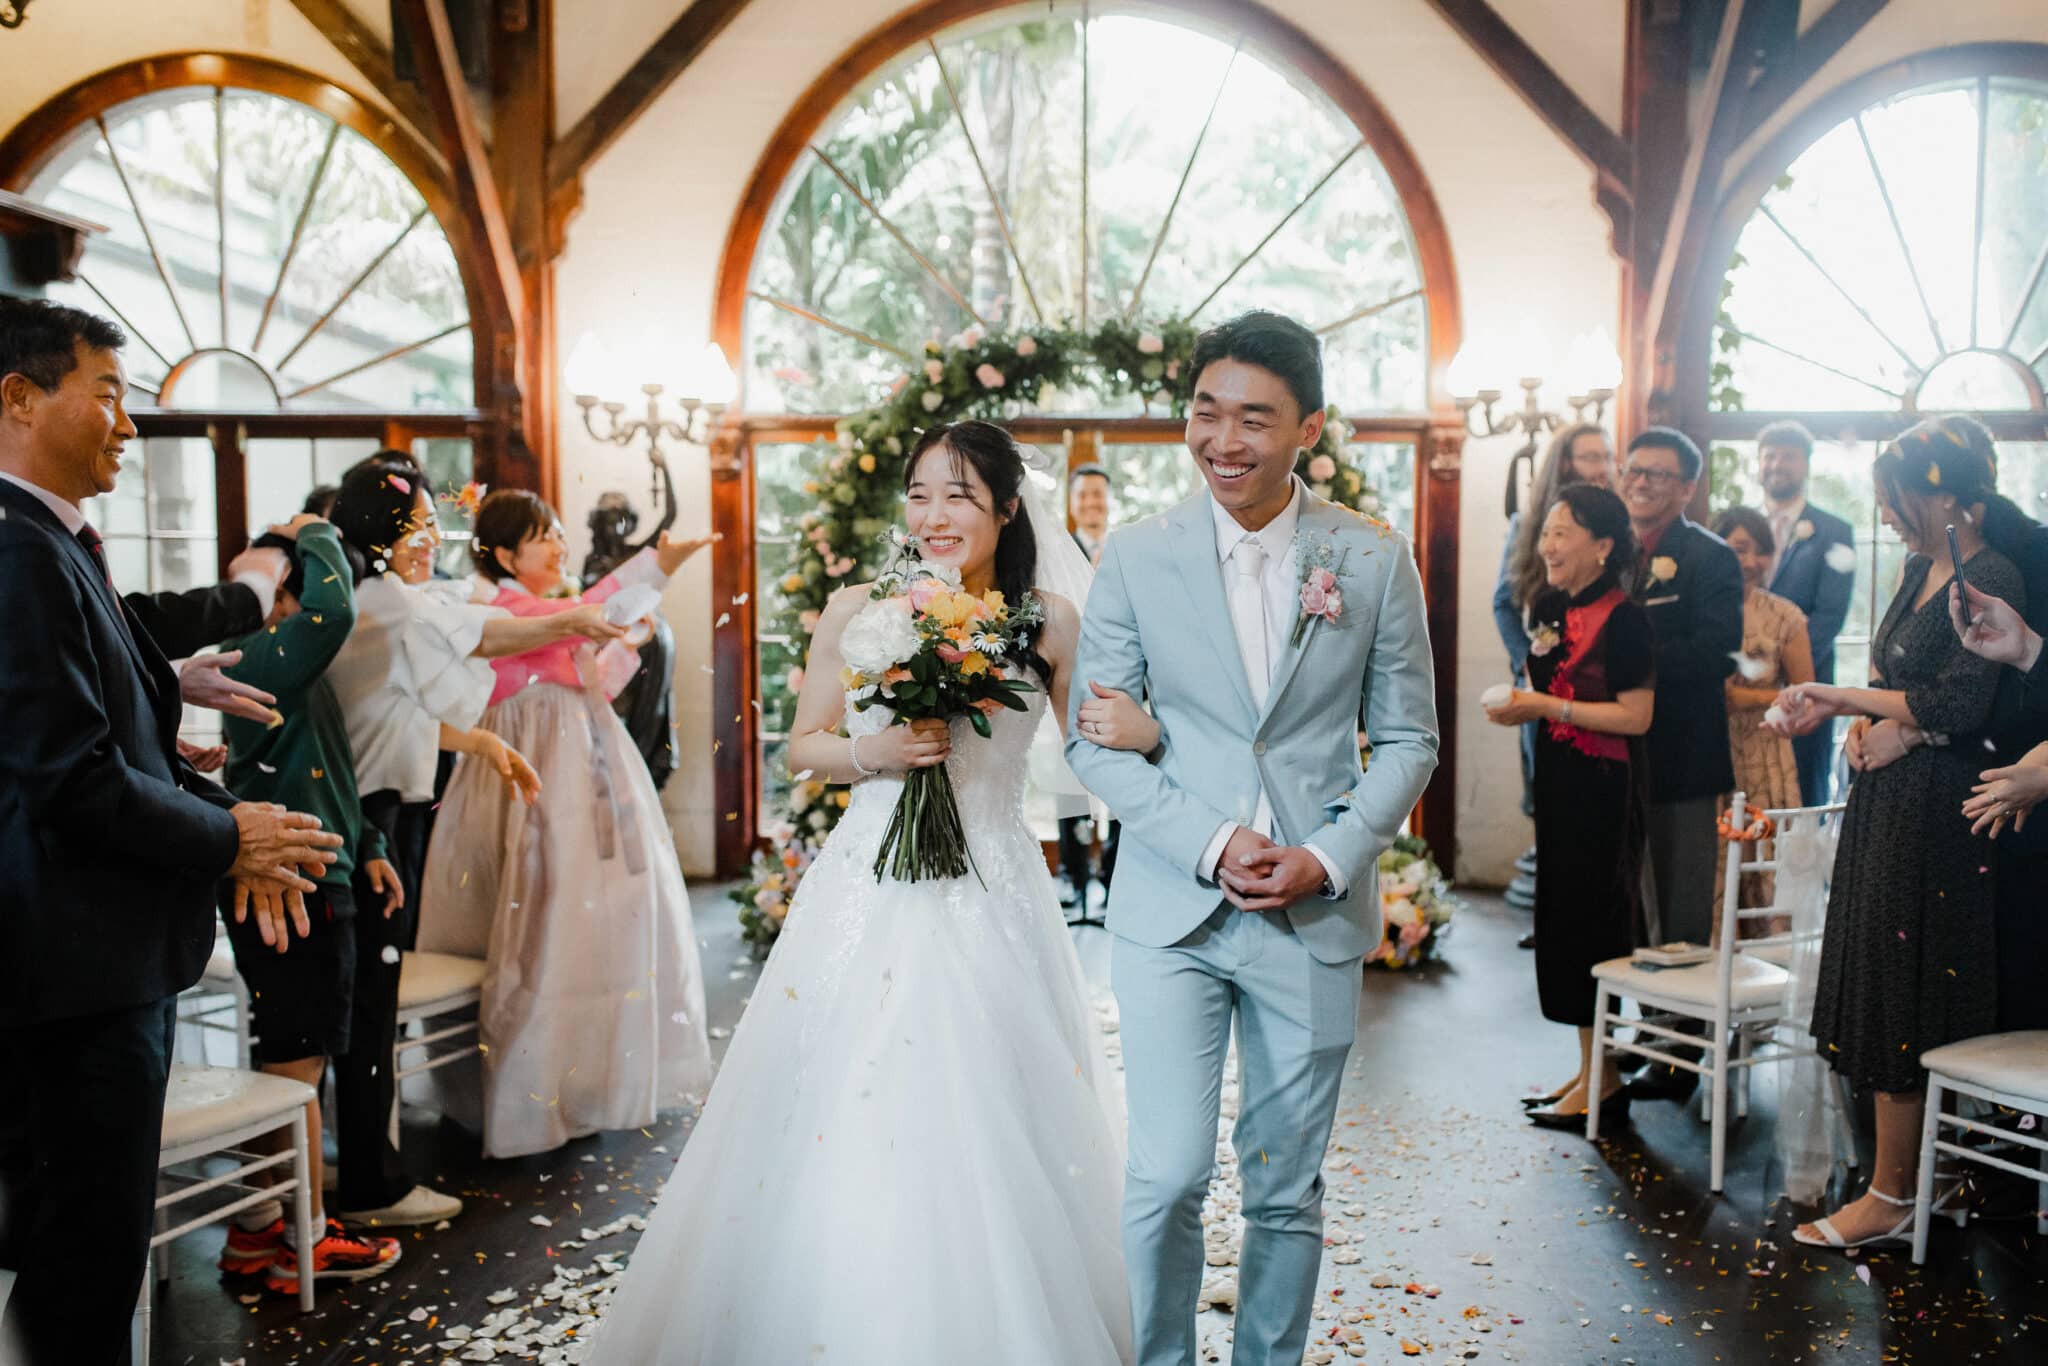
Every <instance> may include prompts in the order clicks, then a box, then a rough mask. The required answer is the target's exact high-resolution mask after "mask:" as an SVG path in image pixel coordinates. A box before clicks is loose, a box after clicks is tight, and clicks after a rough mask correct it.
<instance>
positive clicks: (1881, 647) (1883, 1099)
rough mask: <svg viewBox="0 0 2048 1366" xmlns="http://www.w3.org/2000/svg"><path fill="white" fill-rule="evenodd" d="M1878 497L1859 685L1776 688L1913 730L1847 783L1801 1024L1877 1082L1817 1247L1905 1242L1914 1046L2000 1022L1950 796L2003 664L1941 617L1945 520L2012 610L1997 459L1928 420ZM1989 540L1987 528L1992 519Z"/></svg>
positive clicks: (1787, 710)
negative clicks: (1879, 567)
mask: <svg viewBox="0 0 2048 1366" xmlns="http://www.w3.org/2000/svg"><path fill="white" fill-rule="evenodd" d="M1875 473H1876V483H1877V496H1878V509H1879V514H1880V516H1882V517H1883V519H1884V522H1885V525H1887V526H1889V527H1891V528H1892V529H1893V530H1894V531H1895V532H1897V533H1898V535H1899V538H1900V539H1901V540H1902V541H1904V542H1905V545H1906V549H1907V551H1908V552H1909V558H1908V559H1907V561H1906V568H1905V573H1904V575H1903V576H1902V578H1901V581H1900V583H1899V591H1898V594H1897V596H1895V597H1894V598H1893V599H1892V602H1891V606H1890V607H1889V608H1887V609H1886V611H1885V615H1884V623H1883V624H1882V625H1881V626H1879V627H1878V630H1877V635H1876V636H1875V637H1874V638H1873V639H1872V641H1871V643H1870V672H1871V680H1870V686H1869V687H1866V688H1843V687H1834V686H1829V685H1822V684H1815V683H1805V684H1797V685H1794V686H1793V687H1790V688H1787V689H1786V690H1785V691H1784V692H1782V693H1780V694H1779V695H1778V701H1777V704H1776V706H1775V709H1774V710H1775V711H1776V713H1777V714H1778V715H1777V718H1775V719H1774V720H1773V721H1771V722H1767V724H1774V726H1775V727H1776V728H1779V729H1782V730H1783V731H1784V732H1785V733H1787V734H1800V733H1804V732H1805V731H1808V730H1811V729H1812V728H1813V727H1815V726H1817V725H1818V724H1819V723H1820V722H1821V721H1822V720H1823V719H1825V718H1827V717H1830V716H1861V717H1871V718H1873V719H1876V720H1880V721H1883V720H1890V721H1897V722H1900V723H1901V724H1902V725H1903V726H1907V727H1911V728H1912V730H1913V731H1917V732H1918V733H1919V739H1920V743H1919V744H1917V745H1916V746H1915V747H1914V748H1912V749H1911V750H1910V751H1909V752H1908V753H1907V754H1906V755H1905V756H1904V757H1903V758H1900V759H1896V760H1894V761H1892V762H1890V763H1888V764H1885V765H1884V766H1883V767H1881V768H1873V767H1866V768H1865V769H1864V770H1863V771H1862V772H1861V773H1859V774H1858V775H1857V777H1856V779H1855V781H1854V784H1853V785H1852V786H1851V787H1850V789H1849V805H1848V810H1847V811H1846V812H1844V813H1843V817H1842V834H1841V843H1840V845H1839V847H1838V851H1837V853H1836V856H1835V874H1834V882H1833V886H1832V889H1831V891H1830V893H1829V896H1828V916H1827V930H1826V935H1825V938H1824V939H1823V941H1822V945H1821V963H1820V975H1819V978H1818V980H1817V982H1816V984H1815V997H1814V1006H1813V1026H1812V1028H1813V1036H1814V1039H1815V1041H1816V1042H1817V1044H1818V1046H1819V1048H1820V1052H1821V1056H1822V1057H1824V1058H1826V1059H1827V1060H1828V1064H1829V1066H1831V1067H1833V1068H1834V1069H1835V1070H1836V1071H1837V1072H1839V1073H1841V1074H1842V1075H1843V1076H1844V1077H1846V1078H1848V1080H1849V1081H1850V1082H1851V1084H1853V1085H1855V1086H1857V1087H1860V1088H1863V1089H1866V1090H1870V1091H1873V1092H1875V1093H1876V1107H1877V1161H1876V1163H1875V1165H1874V1166H1873V1168H1872V1170H1871V1180H1870V1189H1869V1191H1868V1193H1867V1194H1865V1195H1864V1196H1863V1197H1861V1198H1860V1199H1857V1200H1855V1201H1852V1202H1851V1203H1850V1204H1849V1205H1847V1206H1846V1207H1844V1208H1842V1209H1839V1210H1836V1211H1835V1212H1834V1213H1832V1214H1830V1215H1829V1216H1827V1217H1826V1218H1824V1219H1819V1220H1816V1221H1815V1222H1813V1223H1811V1224H1803V1225H1801V1226H1800V1227H1799V1228H1798V1229H1797V1230H1796V1231H1795V1232H1794V1235H1793V1236H1794V1237H1795V1238H1797V1239H1798V1240H1799V1241H1800V1242H1802V1243H1806V1244H1809V1245H1811V1246H1814V1247H1833V1248H1849V1247H1865V1246H1872V1245H1875V1244H1881V1243H1902V1242H1905V1241H1907V1240H1908V1239H1910V1237H1911V1235H1912V1224H1913V1190H1914V1180H1915V1176H1916V1174H1917V1172H1918V1169H1919V1156H1920V1153H1919V1150H1920V1121H1921V1113H1922V1107H1923V1103H1924V1100H1925V1094H1926V1080H1927V1078H1926V1073H1925V1072H1923V1071H1922V1070H1921V1067H1920V1055H1921V1054H1922V1053H1924V1052H1926V1051H1927V1050H1928V1049H1930V1048H1935V1047H1938V1046H1939V1045H1941V1044H1945V1043H1953V1042H1955V1041H1956V1040H1958V1039H1967V1038H1971V1037H1973V1036H1975V1035H1979V1034H1987V1033H1990V1032H1991V1031H1992V1030H1993V1029H1994V1028H1995V1027H1996V1020H1997V1015H1996V1007H1997V1003H1996V1000H1995V991H1994V988H1995V984H1996V981H1997V961H1996V954H1995V933H1994V928H1993V926H1994V919H1993V893H1994V889H1995V883H1994V878H1995V876H1996V870H1995V868H1994V867H1993V865H1992V861H1991V858H1990V851H1988V850H1986V849H1983V848H1981V847H1979V846H1977V845H1976V844H1975V842H1974V841H1973V839H1972V837H1971V834H1970V821H1969V819H1968V818H1967V817H1965V816H1964V815H1963V814H1962V807H1963V803H1964V802H1965V801H1966V800H1967V799H1968V798H1969V796H1970V790H1971V788H1972V786H1974V785H1975V784H1976V782H1977V781H1978V779H1977V771H1978V770H1979V769H1980V768H1982V767H1983V766H1984V765H1983V745H1982V737H1981V735H1979V734H1978V732H1981V731H1982V729H1983V728H1984V725H1985V723H1986V721H1987V720H1988V719H1989V718H1990V714H1991V703H1992V697H1993V695H1994V694H1995V693H1996V692H1997V689H1998V666H1997V665H1996V664H1994V663H1993V662H1991V661H1990V660H1986V659H1980V658H1978V657H1977V656H1976V655H1973V654H1971V653H1970V652H1969V651H1968V650H1966V649H1965V648H1964V647H1963V645H1962V643H1961V642H1960V641H1959V640H1957V639H1956V633H1955V631H1954V629H1953V628H1952V627H1951V626H1950V625H1949V608H1948V597H1949V594H1948V588H1949V582H1950V580H1951V579H1952V578H1953V577H1954V573H1955V568H1954V565H1953V563H1952V561H1951V559H1950V556H1949V547H1948V535H1947V532H1948V528H1950V527H1951V526H1953V527H1954V529H1955V534H1956V541H1957V549H1958V551H1959V552H1960V553H1961V555H1962V558H1963V573H1964V575H1965V577H1966V578H1967V579H1968V581H1969V582H1970V584H1971V585H1973V586H1974V587H1977V588H1981V589H1982V590H1983V591H1984V592H1986V593H1990V594H1992V595H1994V596H1997V597H2001V598H2005V599H2006V600H2007V601H2010V602H2013V603H2014V605H2015V606H2018V607H2020V608H2021V610H2024V596H2025V591H2026V590H2025V589H2024V588H2023V587H2022V585H2021V581H2020V575H2019V571H2018V570H2017V569H2016V568H2014V567H2013V563H2012V560H2011V559H2010V558H2008V557H2007V556H2006V555H2005V554H2002V553H2000V547H1999V546H1997V545H1996V544H1987V543H1986V539H1985V536H1984V533H1983V531H1982V528H1983V527H1984V526H1985V520H1984V503H1985V500H1986V499H1987V498H1991V497H1994V496H1995V490H1994V483H1993V480H1994V476H1993V470H1992V465H1991V462H1990V460H1989V458H1988V457H1987V455H1986V453H1985V452H1984V451H1982V450H1979V449H1977V448H1976V443H1973V442H1971V441H1970V440H1969V439H1968V435H1967V433H1965V432H1963V431H1961V430H1960V429H1955V430H1951V428H1950V424H1949V423H1948V422H1946V421H1944V420H1942V419H1931V420H1929V421H1926V422H1922V423H1920V424H1919V425H1917V426H1915V427H1914V428H1912V429H1911V430H1910V431H1908V432H1906V433H1905V434H1904V435H1903V436H1901V437H1899V439H1898V440H1897V441H1895V442H1893V443H1892V444H1891V445H1889V446H1887V447H1885V449H1884V450H1883V452H1882V453H1880V454H1879V455H1878V457H1877V464H1876V470H1875ZM1994 539H1995V536H1994Z"/></svg>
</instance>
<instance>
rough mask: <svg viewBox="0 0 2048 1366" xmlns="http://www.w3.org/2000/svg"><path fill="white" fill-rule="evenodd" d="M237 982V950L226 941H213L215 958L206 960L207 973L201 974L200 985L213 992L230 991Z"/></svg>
mask: <svg viewBox="0 0 2048 1366" xmlns="http://www.w3.org/2000/svg"><path fill="white" fill-rule="evenodd" d="M234 981H235V950H234V948H233V946H232V945H230V944H229V943H228V941H227V940H225V939H216V940H214V941H213V957H211V958H209V959H207V960H206V971H204V972H202V973H200V974H199V983H200V985H201V986H204V987H206V988H208V989H210V990H213V991H228V990H231V989H232V988H233V986H234Z"/></svg>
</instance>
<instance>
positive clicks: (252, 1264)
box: [219, 1219, 284, 1276]
mask: <svg viewBox="0 0 2048 1366" xmlns="http://www.w3.org/2000/svg"><path fill="white" fill-rule="evenodd" d="M283 1249H284V1220H282V1219H273V1220H272V1221H271V1223H270V1227H269V1228H266V1229H264V1230H262V1231H261V1232H259V1233H251V1232H249V1230H247V1229H245V1228H243V1227H242V1226H241V1225H240V1224H229V1225H228V1241H227V1246H225V1247H223V1248H222V1249H221V1250H220V1262H219V1266H220V1270H221V1274H222V1275H224V1276H260V1275H262V1274H263V1273H264V1272H265V1271H267V1270H269V1269H270V1264H271V1263H272V1262H274V1261H276V1260H277V1254H278V1253H279V1252H281V1251H282V1250H283Z"/></svg>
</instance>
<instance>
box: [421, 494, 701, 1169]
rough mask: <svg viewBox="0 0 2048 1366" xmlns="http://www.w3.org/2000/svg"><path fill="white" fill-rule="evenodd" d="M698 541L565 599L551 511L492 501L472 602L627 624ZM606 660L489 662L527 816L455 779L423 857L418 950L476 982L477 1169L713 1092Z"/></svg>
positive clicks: (518, 500)
mask: <svg viewBox="0 0 2048 1366" xmlns="http://www.w3.org/2000/svg"><path fill="white" fill-rule="evenodd" d="M709 543H710V538H709V537H704V538H702V539H699V540H692V541H674V540H670V539H669V538H668V536H667V534H666V533H663V535H662V538H661V540H660V542H659V544H657V545H653V546H649V547H648V548H647V549H645V550H642V551H641V552H640V553H639V554H637V555H635V556H634V557H633V558H632V559H630V560H628V561H627V562H626V563H625V564H623V565H620V566H619V567H618V568H617V569H616V570H614V571H613V572H612V573H611V574H608V575H606V576H605V577H604V578H603V579H601V580H599V582H598V583H597V584H596V585H595V586H593V587H592V588H591V589H590V590H589V591H588V592H587V593H583V594H581V595H580V596H579V595H578V594H577V593H576V591H575V589H574V587H573V586H572V585H571V584H570V583H569V581H568V579H567V575H566V572H565V570H566V565H567V561H568V547H567V545H566V543H565V542H564V539H563V536H562V526H561V521H560V519H559V518H557V517H556V515H555V510H554V509H553V508H552V507H550V506H548V504H547V503H546V502H544V501H542V499H541V498H540V496H539V495H538V494H534V493H530V492H528V491H526V490H524V489H500V490H498V491H497V492H494V493H492V494H491V495H490V496H489V497H488V498H486V499H484V501H483V505H482V506H481V507H480V508H479V509H478V510H477V516H476V528H475V533H474V539H473V540H472V541H471V543H470V558H471V559H472V560H473V561H474V563H475V565H476V571H477V582H476V587H475V597H476V598H477V599H478V600H480V601H487V602H489V603H490V604H491V605H492V606H494V607H497V608H500V609H502V610H504V611H506V612H509V613H511V614H512V615H513V616H514V617H515V618H520V619H524V620H529V621H547V620H550V619H552V618H555V617H558V616H561V615H565V614H568V613H572V612H602V611H604V610H605V607H604V605H605V604H607V603H609V602H611V601H612V600H613V599H614V598H619V600H620V602H621V603H624V602H626V601H627V599H625V598H623V597H621V596H620V595H622V594H626V593H628V592H633V593H634V596H636V597H638V598H639V599H641V603H640V605H638V606H636V607H629V609H628V611H629V614H631V615H635V616H639V617H644V616H645V615H647V614H648V613H651V612H652V611H653V610H654V609H655V605H656V602H657V601H658V595H659V592H660V589H661V588H662V587H663V586H664V585H666V584H667V582H668V580H669V578H670V576H671V575H673V574H674V573H675V572H676V570H678V569H680V568H681V567H682V564H683V562H684V561H685V560H687V559H688V558H689V557H690V556H691V555H693V554H695V553H696V552H697V551H698V550H700V549H702V548H703V547H704V546H705V545H708V544H709ZM607 649H608V650H609V651H610V652H611V653H610V654H609V655H608V656H599V655H598V654H597V652H595V651H593V650H591V649H590V648H589V647H588V646H587V644H583V643H579V642H577V641H575V640H573V639H561V640H557V641H555V642H554V643H552V644H549V645H545V646H542V647H540V648H538V649H535V650H529V651H527V652H525V653H523V654H519V655H513V656H510V657H508V658H505V659H501V660H498V661H497V662H496V664H495V666H494V668H495V673H496V680H495V684H494V686H493V687H492V689H491V693H490V704H489V706H488V707H487V708H486V710H485V711H484V714H483V723H482V724H483V727H484V729H486V730H488V731H491V732H493V733H494V734H497V735H500V736H503V737H504V739H505V741H506V743H508V744H510V745H511V746H512V747H513V748H515V749H517V750H518V751H519V752H520V753H522V754H524V755H526V756H527V757H528V758H529V759H530V760H531V761H532V764H533V767H534V771H535V772H536V773H537V774H538V775H539V796H538V799H537V800H536V801H535V802H534V803H533V804H532V805H531V806H526V805H522V804H520V803H518V802H515V801H512V800H510V799H509V798H508V797H507V796H506V795H505V793H504V792H503V790H502V789H501V785H500V783H499V781H498V775H497V774H496V773H494V772H492V771H491V769H490V767H489V766H488V765H486V764H482V763H477V762H473V761H470V760H464V761H461V762H458V763H457V765H456V768H455V773H454V776H453V777H451V778H450V779H449V781H448V790H447V792H446V793H445V794H444V795H443V797H442V799H441V811H440V815H439V818H438V819H437V820H436V821H435V824H434V837H433V841H432V843H431V844H429V845H428V848H427V870H426V878H425V881H424V884H423V886H422V889H421V900H422V902H423V904H424V906H425V914H424V915H423V916H422V918H421V921H420V935H419V943H420V947H421V948H422V949H430V950H438V951H440V952H444V953H457V954H463V955H466V956H469V957H472V958H481V959H483V960H484V962H485V965H486V966H485V975H484V983H483V1003H482V1006H481V1008H480V1010H479V1012H478V1019H479V1021H480V1023H481V1033H482V1039H483V1043H484V1044H485V1046H486V1048H487V1049H488V1051H487V1052H486V1053H485V1054H484V1062H483V1077H484V1092H483V1098H482V1114H481V1121H482V1129H483V1142H484V1152H485V1153H486V1154H487V1155H489V1156H492V1157H519V1156H524V1155H525V1154H528V1153H537V1152H546V1151H548V1150H550V1149H553V1148H558V1147H560V1146H561V1145H562V1144H564V1143H566V1142H568V1141H569V1140H570V1139H572V1138H578V1137H581V1136H582V1135H584V1134H589V1133H595V1132H597V1131H599V1130H602V1129H627V1128H634V1127H637V1126H641V1125H646V1124H650V1123H652V1122H653V1121H654V1117H655V1114H656V1112H657V1111H659V1110H661V1109H663V1108H672V1107H675V1106H678V1105H681V1104H683V1103H684V1101H685V1100H686V1099H687V1098H688V1097H689V1096H690V1095H691V1094H693V1093H696V1092H700V1091H702V1089H703V1088H704V1086H705V1085H706V1084H707V1083H708V1082H709V1081H710V1080H711V1052H710V1045H709V1044H708V1042H707V1041H706V1036H705V1032H704V982H703V974H702V971H701V969H700V967H699V965H698V961H697V938H696V932H695V930H694V929H693V927H692V924H691V920H690V899H689V893H688V892H687V890H685V888H684V885H683V871H682V867H681V865H680V864H679V863H678V862H677V860H676V852H675V846H674V844H673V842H672V840H671V838H670V835H669V829H668V821H667V819H666V817H665V816H664V815H663V814H662V810H661V802H660V799H659V798H658V797H657V796H656V795H655V791H654V782H653V780H652V778H650V777H649V775H648V772H647V765H646V764H645V763H644V762H643V761H642V760H641V758H640V752H639V750H638V749H637V748H636V747H635V746H634V744H633V740H632V737H631V736H629V735H628V734H627V733H626V729H625V727H624V726H623V725H622V724H621V723H620V721H619V718H618V716H617V714H616V713H615V712H614V711H613V710H612V707H611V695H615V694H616V693H617V692H618V690H619V688H620V687H622V686H623V685H624V684H625V682H626V681H627V680H628V679H630V677H631V675H632V671H633V661H632V659H631V657H630V655H627V654H625V653H624V651H625V650H626V646H625V645H624V644H623V643H621V644H619V645H613V646H608V647H607ZM615 659H616V660H619V661H622V662H623V663H624V665H625V667H624V669H623V670H622V671H619V672H614V671H613V670H612V669H611V667H610V666H611V664H612V663H613V661H614V660H615ZM621 673H622V674H623V676H621ZM535 1096H540V1097H542V1098H543V1099H542V1103H539V1104H536V1103H535V1102H534V1099H533V1098H534V1097H535ZM458 1105H459V1103H458Z"/></svg>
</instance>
